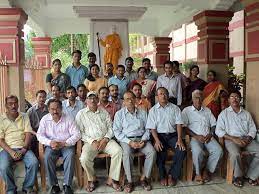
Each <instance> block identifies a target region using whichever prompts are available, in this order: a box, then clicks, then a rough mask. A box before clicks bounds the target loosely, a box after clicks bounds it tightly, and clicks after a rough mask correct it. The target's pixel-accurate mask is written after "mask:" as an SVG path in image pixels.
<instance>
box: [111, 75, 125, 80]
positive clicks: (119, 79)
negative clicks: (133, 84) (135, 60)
mask: <svg viewBox="0 0 259 194" xmlns="http://www.w3.org/2000/svg"><path fill="white" fill-rule="evenodd" d="M114 77H115V78H116V79H118V80H124V79H126V77H125V76H123V78H122V79H119V78H118V77H117V75H115V76H114Z"/></svg>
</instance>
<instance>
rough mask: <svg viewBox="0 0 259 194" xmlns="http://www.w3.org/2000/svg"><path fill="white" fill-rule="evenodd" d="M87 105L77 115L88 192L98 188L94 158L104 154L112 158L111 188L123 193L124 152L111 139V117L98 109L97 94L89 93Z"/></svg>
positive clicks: (81, 158)
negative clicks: (120, 179) (122, 165)
mask: <svg viewBox="0 0 259 194" xmlns="http://www.w3.org/2000/svg"><path fill="white" fill-rule="evenodd" d="M86 103H87V107H86V108H84V109H82V110H80V111H79V112H78V114H77V115H76V123H77V125H78V127H79V129H80V131H81V134H82V141H83V142H84V146H83V148H82V154H81V157H80V161H81V165H82V167H83V168H84V170H85V172H86V174H87V179H88V184H87V188H86V190H87V191H88V192H92V191H93V190H94V189H95V187H96V185H95V184H94V183H95V182H94V178H95V174H94V158H95V157H96V156H97V154H98V153H99V152H104V153H107V154H109V155H110V156H111V166H110V170H109V177H111V178H112V179H113V180H112V182H111V184H109V186H111V187H113V188H114V189H115V190H116V191H121V187H120V186H119V183H118V181H119V178H120V169H121V160H122V150H121V147H120V146H119V145H118V144H117V143H116V142H115V141H114V140H112V139H111V138H112V137H113V131H112V121H111V117H110V115H109V113H108V112H107V111H106V110H103V109H100V108H98V105H97V104H98V97H97V94H96V93H95V92H93V91H91V92H88V94H87V99H86ZM107 184H108V183H107Z"/></svg>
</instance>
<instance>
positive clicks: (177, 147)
mask: <svg viewBox="0 0 259 194" xmlns="http://www.w3.org/2000/svg"><path fill="white" fill-rule="evenodd" d="M168 98H169V93H168V90H167V89H166V88H163V87H160V88H158V89H157V99H158V103H157V104H156V105H155V106H153V107H152V108H151V109H150V111H149V114H148V120H147V125H146V128H147V129H150V130H151V132H152V136H153V138H154V143H155V145H154V147H155V149H156V151H157V166H158V169H159V174H160V183H161V185H162V186H167V185H169V186H175V185H176V183H177V180H178V179H179V177H180V175H181V169H182V163H183V160H184V158H185V154H186V153H185V145H184V143H183V141H182V124H183V121H182V114H181V110H180V109H179V107H178V106H176V105H174V104H172V103H170V102H169V101H168ZM168 148H172V149H173V150H174V151H175V153H174V155H173V158H172V160H173V163H172V165H171V169H170V170H169V175H168V177H167V173H166V169H165V161H166V158H167V150H168Z"/></svg>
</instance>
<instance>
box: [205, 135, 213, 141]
mask: <svg viewBox="0 0 259 194" xmlns="http://www.w3.org/2000/svg"><path fill="white" fill-rule="evenodd" d="M211 138H212V134H210V133H209V134H208V135H206V136H205V143H209V142H210V140H211Z"/></svg>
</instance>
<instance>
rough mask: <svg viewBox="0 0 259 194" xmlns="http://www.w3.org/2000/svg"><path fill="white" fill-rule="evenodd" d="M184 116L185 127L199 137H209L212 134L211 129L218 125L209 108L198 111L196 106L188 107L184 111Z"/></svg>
mask: <svg viewBox="0 0 259 194" xmlns="http://www.w3.org/2000/svg"><path fill="white" fill-rule="evenodd" d="M182 116H183V122H184V125H185V126H186V127H188V128H189V129H190V130H192V131H193V132H194V133H195V134H197V135H202V136H206V135H208V134H209V133H211V128H212V127H215V126H216V124H217V123H216V119H215V117H214V116H213V114H212V112H211V110H210V109H209V108H207V107H201V109H200V110H197V109H196V108H195V107H194V106H188V107H186V108H185V109H183V112H182Z"/></svg>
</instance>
